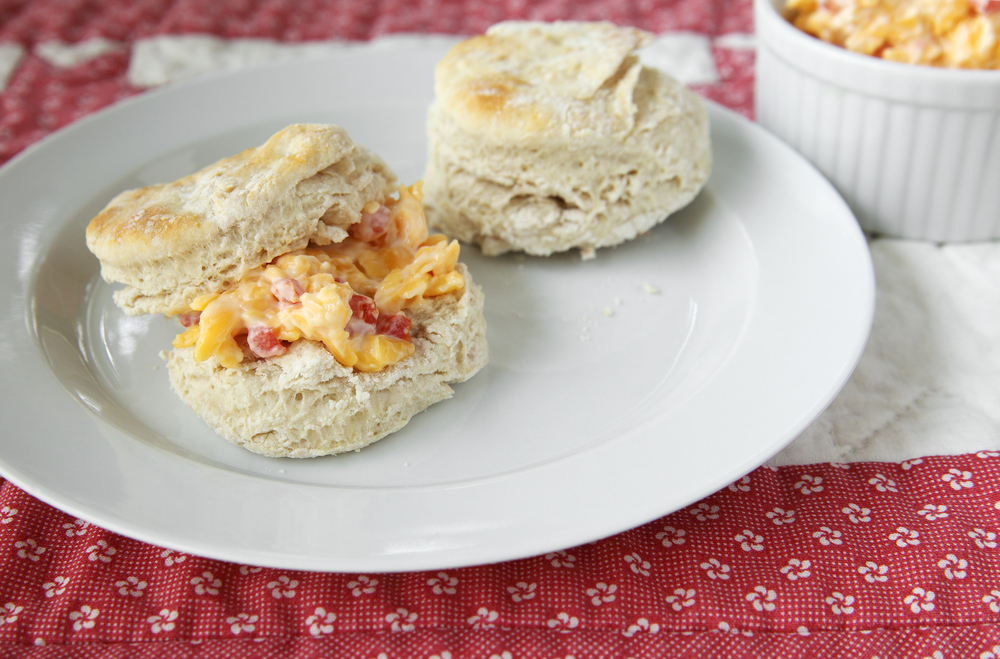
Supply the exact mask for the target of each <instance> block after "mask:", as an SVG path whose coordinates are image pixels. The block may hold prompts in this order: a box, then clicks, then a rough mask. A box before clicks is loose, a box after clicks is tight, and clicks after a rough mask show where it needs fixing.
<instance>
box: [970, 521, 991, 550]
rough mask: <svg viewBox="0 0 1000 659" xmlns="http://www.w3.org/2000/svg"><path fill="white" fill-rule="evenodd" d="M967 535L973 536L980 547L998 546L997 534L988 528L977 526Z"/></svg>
mask: <svg viewBox="0 0 1000 659" xmlns="http://www.w3.org/2000/svg"><path fill="white" fill-rule="evenodd" d="M966 535H968V536H969V537H970V538H972V540H973V541H974V542H975V543H976V546H977V547H979V548H980V549H996V548H997V542H996V541H997V534H996V533H993V532H992V531H987V530H986V529H981V528H979V527H978V526H977V527H976V528H974V529H972V530H971V531H969V532H968V533H967V534H966Z"/></svg>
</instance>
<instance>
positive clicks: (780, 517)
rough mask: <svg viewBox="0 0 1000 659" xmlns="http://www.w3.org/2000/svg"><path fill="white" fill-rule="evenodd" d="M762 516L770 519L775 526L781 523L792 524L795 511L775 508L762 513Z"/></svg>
mask: <svg viewBox="0 0 1000 659" xmlns="http://www.w3.org/2000/svg"><path fill="white" fill-rule="evenodd" d="M764 516H765V517H767V518H768V519H769V520H771V523H773V524H774V525H775V526H781V525H782V524H794V523H795V511H794V510H785V509H784V508H775V509H774V510H772V511H770V512H768V513H764Z"/></svg>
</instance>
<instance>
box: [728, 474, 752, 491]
mask: <svg viewBox="0 0 1000 659" xmlns="http://www.w3.org/2000/svg"><path fill="white" fill-rule="evenodd" d="M729 491H730V492H749V491H750V477H749V476H744V477H743V478H741V479H739V480H738V481H736V482H735V483H731V484H730V485H729Z"/></svg>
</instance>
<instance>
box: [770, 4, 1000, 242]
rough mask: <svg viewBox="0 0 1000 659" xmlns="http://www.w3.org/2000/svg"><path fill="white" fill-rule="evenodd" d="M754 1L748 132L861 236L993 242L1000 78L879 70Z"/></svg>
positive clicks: (999, 195) (997, 233)
mask: <svg viewBox="0 0 1000 659" xmlns="http://www.w3.org/2000/svg"><path fill="white" fill-rule="evenodd" d="M777 3H781V4H783V2H782V0H755V3H754V14H755V19H756V29H757V71H756V88H755V111H756V118H757V121H758V122H759V123H760V124H761V125H762V126H764V127H765V128H766V129H768V130H769V131H771V132H773V133H774V134H776V135H777V136H778V137H780V138H782V139H783V140H785V141H786V142H788V143H789V144H790V145H791V146H792V147H794V148H795V149H797V150H798V151H799V152H800V153H802V154H803V155H804V156H805V157H806V158H807V159H808V160H810V161H811V162H812V163H813V164H814V165H815V166H816V167H817V168H818V169H819V170H820V171H821V172H822V173H823V174H824V175H825V176H826V177H827V178H829V179H830V181H831V182H832V183H833V184H834V186H836V187H837V189H838V190H839V191H840V193H841V194H842V195H843V196H844V198H845V200H846V201H847V203H848V204H849V205H850V206H851V208H852V210H853V211H854V213H855V215H856V216H857V218H858V221H859V222H860V223H861V226H862V228H863V229H865V230H866V231H869V232H873V233H878V234H883V235H889V236H896V237H902V238H913V239H922V240H931V241H955V242H960V241H973V240H987V239H994V238H1000V71H967V70H953V69H940V68H933V67H927V66H917V65H909V64H900V63H896V62H888V61H885V60H881V59H879V58H876V57H869V56H866V55H860V54H857V53H852V52H850V51H847V50H844V49H842V48H839V47H837V46H833V45H831V44H828V43H825V42H823V41H820V40H819V39H816V38H814V37H812V36H810V35H808V34H806V33H804V32H802V31H800V30H798V29H797V28H795V27H794V26H792V25H791V24H790V23H788V22H787V21H786V20H785V19H784V18H782V17H781V15H780V14H779V12H778V9H777V8H776V4H777Z"/></svg>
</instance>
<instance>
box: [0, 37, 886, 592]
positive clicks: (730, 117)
mask: <svg viewBox="0 0 1000 659" xmlns="http://www.w3.org/2000/svg"><path fill="white" fill-rule="evenodd" d="M435 48H437V49H438V50H435ZM409 50H417V51H419V52H420V53H422V54H423V55H424V56H425V57H430V58H431V59H433V57H431V56H437V55H439V54H443V51H441V52H440V53H439V52H438V51H439V50H440V46H431V47H427V46H425V45H422V44H408V45H406V46H405V47H400V48H397V49H395V50H394V51H393V52H392V53H391V56H392V57H395V56H398V54H399V53H400V52H404V53H405V52H408V51H409ZM387 52H389V51H387V50H385V49H383V50H381V51H371V50H365V49H363V48H356V49H353V50H351V51H344V52H333V53H328V54H321V55H315V56H312V57H310V58H308V60H313V61H314V62H319V63H323V62H337V61H343V60H345V59H353V58H357V57H361V58H366V57H369V56H370V55H371V56H373V57H376V58H377V57H383V56H386V53H387ZM304 59H305V58H303V59H300V60H297V61H295V62H288V61H282V62H271V63H266V64H263V65H259V66H255V67H248V68H245V69H239V70H236V71H223V72H215V73H212V74H206V75H204V76H200V77H198V78H196V79H192V80H190V81H185V82H181V83H177V84H173V85H168V86H165V87H163V88H159V89H155V90H151V91H149V92H146V93H144V94H139V95H136V96H132V97H129V98H127V99H124V100H122V101H119V102H116V103H115V104H113V105H111V106H109V107H107V108H105V109H103V110H100V111H98V112H95V113H92V114H90V115H87V116H86V117H84V118H83V119H81V120H80V121H78V122H75V123H73V124H71V125H69V126H67V127H64V128H63V129H60V130H59V131H56V132H54V133H52V134H50V135H49V136H47V137H46V138H44V139H42V140H40V141H39V142H37V143H35V144H33V145H31V146H30V147H28V148H27V149H25V150H24V151H22V152H21V153H19V154H18V155H17V156H15V157H14V158H12V159H11V160H10V161H9V162H8V163H6V164H5V165H4V166H3V167H2V168H0V182H2V181H3V180H5V179H6V178H8V177H11V176H14V174H11V173H10V172H15V173H16V172H17V171H19V169H21V168H23V167H25V165H23V163H30V162H31V161H32V160H33V159H37V158H38V157H39V155H38V154H47V153H48V151H50V150H52V149H58V148H59V145H60V143H61V142H62V141H63V140H65V139H66V136H67V135H71V134H75V133H78V132H80V131H87V130H92V127H93V126H94V125H97V124H99V123H100V122H104V121H109V118H110V117H113V116H114V115H115V114H116V113H120V112H135V111H136V110H134V109H133V108H138V109H139V111H141V110H142V108H143V106H144V105H147V104H152V103H155V102H156V101H157V100H158V99H160V98H162V97H163V96H164V95H172V94H180V95H183V94H189V93H194V92H192V91H191V90H197V89H198V88H199V87H202V88H203V87H204V86H206V85H211V84H214V83H215V82H218V81H220V80H222V81H230V82H232V81H233V80H236V79H238V78H240V77H244V78H247V79H252V78H253V77H255V76H256V75H259V74H260V72H262V71H272V72H274V71H280V70H282V69H284V68H286V67H290V66H296V65H301V63H302V62H303V60H304ZM706 105H707V106H708V110H709V113H710V115H711V116H712V121H713V131H714V130H715V129H716V127H721V126H722V125H725V127H726V128H727V129H731V130H735V131H736V132H738V133H741V134H749V135H752V136H753V139H755V140H764V142H765V143H767V144H769V145H770V146H769V147H768V148H770V149H772V150H777V151H778V152H781V153H783V154H785V155H784V157H785V158H786V159H787V158H792V159H793V160H796V162H798V165H799V167H800V168H802V170H803V171H807V172H809V174H808V177H811V178H812V179H813V180H814V181H815V182H817V184H819V185H820V187H824V186H825V188H826V189H827V192H828V194H830V195H832V196H831V199H837V200H839V203H840V205H841V207H840V208H839V209H835V211H836V212H834V216H835V218H836V219H835V220H834V221H836V222H840V223H841V224H843V225H845V226H843V227H841V228H842V229H843V230H844V231H845V232H846V234H850V235H847V236H846V238H845V240H846V241H847V243H850V244H853V246H854V247H855V248H859V247H862V246H863V255H860V254H854V255H853V257H854V258H855V259H857V258H859V257H861V256H863V257H866V258H860V260H861V261H862V262H863V263H867V267H868V270H867V273H861V277H860V279H862V280H864V279H867V282H860V283H859V284H858V285H859V286H860V288H861V289H862V290H859V291H856V293H858V294H860V297H861V300H860V302H861V305H860V309H859V313H858V316H857V317H856V318H855V319H854V325H855V327H854V328H853V331H854V333H855V336H854V343H855V346H854V347H853V348H852V349H851V350H849V351H848V352H849V353H851V354H849V355H848V358H847V359H845V361H844V363H843V364H842V365H841V368H840V370H839V372H837V373H834V374H832V375H830V376H829V380H828V383H827V391H826V393H824V394H823V395H822V396H820V397H819V399H818V400H817V402H816V404H815V405H814V406H813V408H811V409H808V410H803V411H802V413H801V415H800V416H799V418H798V419H797V420H796V421H795V422H793V423H791V424H790V425H789V426H788V428H787V429H786V431H785V432H784V434H782V435H780V436H777V437H774V438H772V440H771V441H770V442H767V443H766V444H763V445H762V446H761V447H760V450H759V451H757V452H755V453H753V454H752V455H747V456H744V458H743V460H741V461H740V462H739V463H737V464H732V465H729V468H728V469H725V470H720V471H719V473H718V474H717V475H716V478H715V480H713V481H711V482H707V483H705V485H704V487H701V488H696V489H695V490H692V491H691V492H689V497H688V500H687V501H686V502H685V503H683V504H682V505H681V506H680V507H683V505H687V504H688V503H692V502H694V501H697V500H698V499H700V498H703V497H704V496H707V495H710V494H711V493H712V492H715V491H717V490H718V489H720V488H721V487H724V486H725V485H726V484H727V483H728V482H732V481H733V480H735V479H736V478H739V477H740V476H741V475H742V474H743V473H747V472H748V471H750V470H752V469H753V468H756V467H757V466H759V465H760V464H762V463H763V462H764V461H765V460H766V459H767V458H769V457H770V456H771V455H773V454H774V453H775V452H777V451H778V450H780V449H781V448H782V447H783V446H784V445H786V444H787V443H788V442H790V441H791V440H792V439H793V438H794V437H795V436H796V435H797V434H798V433H799V432H801V430H803V429H804V428H805V427H806V426H807V425H808V423H810V422H811V421H812V420H813V419H814V418H815V417H816V416H818V415H819V413H821V412H822V410H823V409H825V407H826V406H827V405H828V404H829V403H830V402H831V401H832V400H833V398H834V397H835V396H836V394H837V392H839V391H840V389H841V388H842V387H843V385H844V384H845V383H846V381H847V379H848V377H849V376H850V373H851V372H852V371H853V369H854V367H855V366H856V364H857V362H858V360H859V359H860V356H861V353H862V351H863V348H864V345H865V343H866V342H867V338H868V334H869V332H870V330H871V325H872V320H873V317H874V295H875V292H874V270H873V268H872V264H871V258H870V254H869V253H868V250H867V243H866V241H865V239H864V236H863V233H862V231H861V229H860V227H859V226H857V223H856V220H855V219H854V217H853V215H852V214H851V212H850V210H849V209H848V207H847V205H846V203H844V202H843V200H842V199H841V198H840V197H839V195H838V194H837V193H836V191H835V190H833V188H832V186H831V185H830V184H829V183H828V182H827V181H826V180H825V179H824V178H823V177H822V176H821V175H820V174H819V173H818V171H817V170H815V168H813V167H812V166H811V165H809V163H808V162H806V161H805V160H804V159H803V158H802V157H801V156H799V155H798V154H796V153H794V152H793V151H792V150H791V149H790V147H788V146H787V145H785V144H784V143H782V142H780V141H779V140H778V139H777V138H775V137H774V136H772V135H770V134H769V133H766V131H764V130H763V129H762V128H760V127H759V126H757V125H756V124H754V123H752V122H751V121H749V120H748V119H746V118H744V117H742V116H740V115H738V114H736V113H735V112H732V111H731V110H728V109H726V108H723V107H722V106H720V105H718V104H715V103H713V102H711V101H706ZM714 176H715V175H714V174H713V177H714ZM709 185H710V186H711V180H710V182H709ZM64 219H65V218H64ZM848 220H849V222H853V223H854V225H853V233H852V228H851V226H849V222H848ZM846 234H845V235H846ZM756 255H757V254H756V252H755V256H756ZM35 265H37V261H36V262H35ZM33 280H34V277H31V278H30V281H33ZM30 281H26V282H25V286H27V285H28V284H29V283H30ZM26 290H27V289H25V288H22V289H21V293H22V297H24V299H23V303H24V304H25V305H26V307H25V308H26V313H27V305H29V304H30V303H31V301H30V300H29V299H28V298H27V297H26V296H24V293H25V292H26ZM11 292H12V293H14V294H13V295H12V296H11V297H12V301H16V299H17V294H16V291H13V290H12V291H11ZM0 293H3V297H6V296H7V295H6V292H4V291H2V290H0ZM25 321H26V322H27V321H28V318H27V315H26V317H25ZM8 328H9V326H8ZM25 329H26V330H27V331H29V332H30V331H31V328H30V327H27V328H25ZM2 359H3V356H2V355H0V360H2ZM43 361H44V360H43ZM50 376H51V377H53V378H54V375H52V374H50ZM111 434H114V433H113V432H112V433H111ZM3 441H4V440H3V439H2V438H0V446H2V445H3ZM616 441H618V440H616ZM604 452H605V451H604V450H601V451H595V452H593V453H592V455H591V458H589V459H598V460H600V459H603V457H604V456H603V453H604ZM595 454H601V456H599V457H597V458H594V457H593V456H594V455H595ZM133 457H134V456H133ZM590 468H593V465H591V467H590ZM205 469H207V467H205V466H201V467H198V466H195V467H194V471H195V472H198V474H199V475H201V476H204V477H210V476H211V474H207V473H205V472H204V470H205ZM744 469H745V471H743V470H744ZM737 472H740V473H737ZM0 474H2V475H3V476H4V477H5V478H7V479H8V480H10V481H11V482H12V483H14V484H15V485H17V486H18V487H19V488H21V489H23V490H25V491H26V492H28V493H29V494H31V495H32V496H35V497H36V498H38V499H40V500H42V501H45V502H46V503H48V504H50V505H52V506H53V507H55V508H57V509H60V510H63V511H64V512H67V513H70V514H74V515H77V516H79V517H81V518H84V519H87V520H88V521H93V522H94V523H96V524H98V525H99V526H101V527H103V528H105V529H107V530H109V531H112V532H115V533H119V534H121V535H124V536H127V537H132V538H135V539H138V540H142V541H144V542H149V543H152V544H155V545H159V546H164V547H170V548H174V549H178V550H181V551H185V552H186V553H191V554H196V555H200V556H204V557H207V558H214V559H218V560H225V561H233V562H245V563H248V564H255V565H268V566H272V567H280V568H287V569H310V570H321V571H348V572H396V571H409V570H429V569H440V568H446V567H464V566H469V565H477V564H483V563H492V562H497V561H502V560H512V559H516V558H524V557H527V556H531V555H536V554H539V553H544V552H545V551H550V550H555V549H557V548H558V549H561V548H566V547H570V546H575V545H578V544H581V543H582V542H587V541H592V540H595V539H597V538H599V537H605V536H607V535H613V534H615V533H619V532H621V531H624V530H627V529H630V528H634V527H636V526H638V525H641V524H643V523H645V522H649V521H652V520H653V519H656V518H657V517H660V516H663V515H666V514H669V513H670V512H673V511H674V510H678V509H680V508H679V507H676V506H675V507H672V508H671V509H670V510H661V511H659V512H657V513H656V514H655V515H653V516H652V517H650V516H649V513H648V511H646V510H644V511H643V512H632V513H631V514H623V515H621V516H620V518H619V520H620V522H619V523H617V524H613V525H610V526H605V527H602V530H601V531H599V532H595V531H592V530H590V531H576V532H575V533H570V534H564V535H566V536H568V538H569V539H568V541H567V542H566V543H565V544H563V543H558V544H560V546H558V547H556V546H555V545H554V544H553V543H552V541H551V540H547V541H546V543H541V544H539V543H531V542H527V543H525V542H521V543H519V544H516V545H514V546H512V545H508V546H506V547H504V548H498V547H495V546H494V547H490V548H488V550H479V551H475V550H472V551H470V550H468V548H459V549H455V548H452V549H447V548H445V549H443V550H440V551H431V552H427V551H416V550H412V548H411V551H407V550H406V548H402V549H400V550H399V551H398V552H396V553H393V552H384V553H382V554H378V555H376V554H372V555H369V556H367V557H360V558H359V557H354V558H352V559H344V558H342V557H334V558H332V559H331V558H330V557H329V556H316V555H312V554H310V555H296V556H293V555H291V554H288V555H275V554H273V553H271V552H268V551H255V550H253V549H249V550H248V549H245V548H239V550H238V551H233V550H232V548H220V547H210V546H209V547H206V546H205V545H204V544H203V543H200V542H199V541H198V539H191V538H184V537H176V536H175V535H171V534H170V533H166V532H162V531H158V530H157V529H151V528H143V527H141V525H140V527H136V526H134V525H133V524H130V523H129V522H128V520H124V519H120V518H118V517H116V516H115V515H112V514H110V513H109V512H108V511H104V510H95V509H93V507H92V506H88V505H87V503H85V502H83V501H80V500H77V499H74V498H73V497H67V496H66V494H65V493H64V492H61V491H59V490H58V488H56V489H53V488H52V487H51V486H50V485H49V486H47V485H46V484H45V483H43V482H37V479H35V478H33V477H31V476H30V475H29V474H28V473H27V472H26V471H25V470H23V469H21V468H19V466H18V465H17V464H11V463H10V462H8V459H7V457H6V456H5V455H4V454H2V453H0ZM283 487H286V488H287V489H288V490H289V493H290V495H291V496H292V497H307V495H308V493H307V492H304V491H303V490H308V489H309V486H302V485H300V484H295V483H286V484H284V485H283ZM526 504H527V505H530V502H519V503H516V504H515V502H510V504H509V505H526ZM137 528H139V532H136V531H137Z"/></svg>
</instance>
